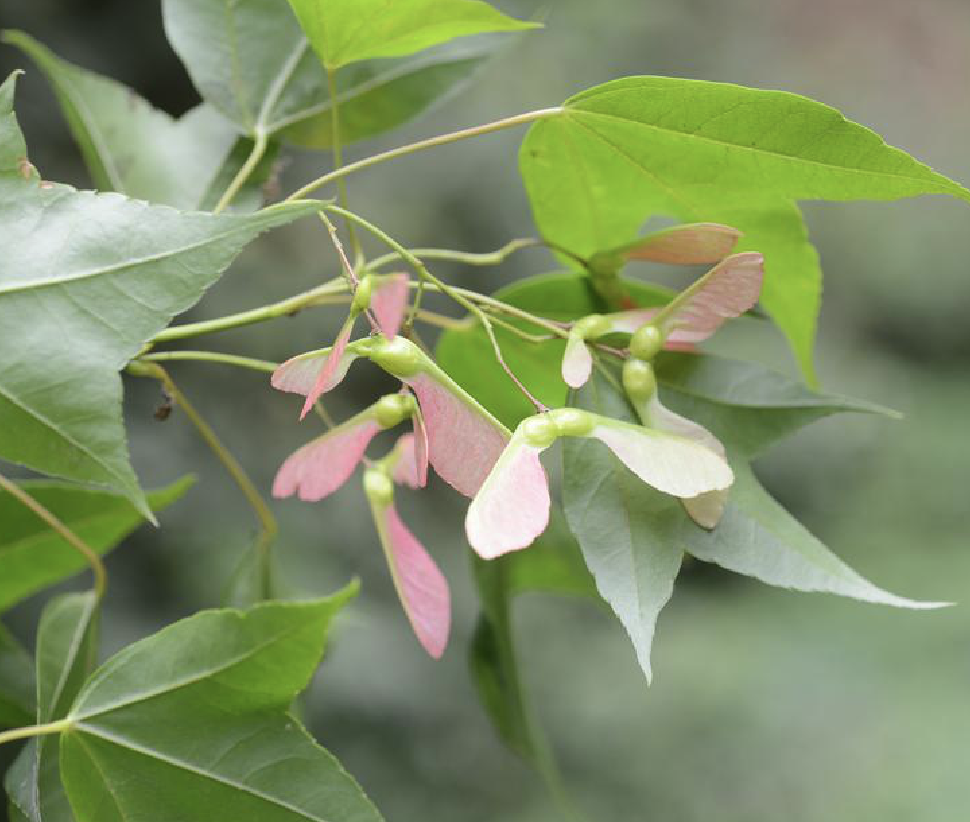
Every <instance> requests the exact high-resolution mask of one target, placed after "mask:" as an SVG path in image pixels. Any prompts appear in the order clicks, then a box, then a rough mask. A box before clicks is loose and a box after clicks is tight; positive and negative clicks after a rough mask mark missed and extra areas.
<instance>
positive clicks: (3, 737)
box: [0, 719, 74, 745]
mask: <svg viewBox="0 0 970 822" xmlns="http://www.w3.org/2000/svg"><path fill="white" fill-rule="evenodd" d="M73 727H74V722H73V720H71V719H58V720H57V721H56V722H47V723H45V724H43V725H29V726H27V727H26V728H14V729H13V730H10V731H4V732H3V733H0V745H2V744H3V743H4V742H15V741H16V740H18V739H30V738H31V737H35V736H46V735H48V734H59V733H61V732H62V731H69V730H71V728H73Z"/></svg>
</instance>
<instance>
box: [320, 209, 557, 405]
mask: <svg viewBox="0 0 970 822" xmlns="http://www.w3.org/2000/svg"><path fill="white" fill-rule="evenodd" d="M325 210H326V211H332V212H334V213H335V214H340V215H342V216H343V217H345V218H346V219H349V220H352V221H353V222H355V223H357V225H359V226H360V227H361V228H363V229H364V230H366V231H369V232H370V233H371V234H373V235H374V236H375V237H377V238H378V239H380V240H382V241H383V242H385V243H387V245H389V246H390V247H391V248H393V249H394V250H395V251H396V252H397V253H398V254H400V255H401V257H403V258H404V259H405V260H406V261H407V262H408V264H409V265H410V266H411V267H412V268H413V269H414V270H415V272H416V273H417V274H418V277H419V278H421V279H422V280H428V281H430V282H431V283H433V284H434V285H435V286H436V287H437V288H438V289H439V290H440V291H442V292H443V293H444V294H446V295H447V296H449V297H450V298H451V299H453V300H454V301H455V302H456V303H458V304H459V305H460V306H462V307H463V308H465V309H467V310H468V311H470V312H471V313H472V314H474V315H475V316H476V317H478V319H479V321H480V322H481V323H482V326H483V327H484V328H485V333H486V334H487V335H488V339H489V341H490V342H491V343H492V350H493V351H494V352H495V358H496V359H497V360H498V363H499V365H501V366H502V370H503V371H505V373H506V374H507V375H508V377H509V379H510V380H512V382H513V383H515V385H516V387H517V388H518V389H519V390H520V391H521V392H522V393H523V394H524V395H525V396H526V398H528V400H529V402H531V403H532V404H533V405H534V406H535V407H536V410H537V411H540V412H542V411H547V410H548V409H547V408H546V406H545V405H544V404H543V403H541V402H540V401H539V400H538V399H536V398H535V397H534V396H533V395H532V392H530V391H529V389H528V388H526V387H525V386H524V385H523V384H522V382H521V381H520V380H519V378H518V377H517V376H515V374H514V373H513V371H512V369H511V368H509V366H508V364H507V363H506V362H505V357H503V356H502V347H501V346H500V345H499V343H498V339H496V337H495V329H494V328H492V321H491V319H490V318H489V316H488V315H487V314H486V313H485V312H484V311H482V309H481V308H480V307H479V306H477V305H476V304H475V303H473V302H472V301H471V300H469V299H468V298H467V297H466V296H464V295H463V294H461V293H459V292H458V291H456V290H454V289H452V287H451V286H450V285H448V284H447V283H445V282H443V281H441V280H439V279H438V278H437V277H435V276H434V275H433V274H432V273H431V272H430V271H428V269H427V268H426V267H425V265H424V263H422V262H421V260H419V259H418V258H417V257H415V256H414V255H413V254H412V253H411V252H410V251H408V250H407V249H406V248H405V247H404V246H403V245H401V244H400V243H399V242H398V241H397V240H395V239H394V238H393V237H391V236H390V235H388V234H387V232H385V231H383V230H382V229H380V228H378V227H377V226H376V225H374V224H373V223H371V222H369V221H367V220H365V219H364V218H363V217H361V216H360V215H358V214H354V213H353V212H352V211H347V210H346V209H344V208H340V207H339V206H334V205H328V206H325Z"/></svg>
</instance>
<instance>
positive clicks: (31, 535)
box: [0, 477, 195, 611]
mask: <svg viewBox="0 0 970 822" xmlns="http://www.w3.org/2000/svg"><path fill="white" fill-rule="evenodd" d="M194 482H195V480H194V479H193V478H192V477H185V478H184V479H181V480H179V481H178V482H176V483H173V484H172V485H170V486H169V487H168V488H163V489H161V490H159V491H154V492H152V493H149V494H148V497H147V498H148V505H149V507H150V508H151V510H152V511H156V512H157V511H162V510H164V509H165V508H167V507H168V506H169V505H171V504H172V503H173V502H175V501H176V500H177V499H179V498H180V497H181V496H182V495H183V494H184V493H185V492H186V491H188V489H189V488H191V487H192V485H193V483H194ZM23 488H24V490H25V491H27V492H28V493H29V494H30V495H31V496H32V497H33V498H34V499H36V500H37V501H38V502H39V503H40V504H41V505H43V506H44V507H45V508H47V509H48V510H49V511H51V513H53V514H54V515H55V516H56V517H57V518H58V519H60V520H61V522H63V523H64V524H66V525H67V526H68V528H70V529H71V530H72V531H74V533H75V534H77V535H78V536H79V537H80V538H81V539H82V540H84V542H85V543H87V544H88V545H89V546H90V547H91V548H92V549H93V550H94V551H96V552H97V553H99V554H103V553H105V552H107V551H110V550H111V549H112V548H114V547H115V546H116V545H117V544H118V543H119V542H121V541H122V540H123V539H124V538H125V537H126V536H128V534H130V533H131V532H132V531H134V530H135V528H137V527H138V526H139V525H140V524H141V523H142V522H143V521H144V520H143V518H142V515H141V513H140V512H139V511H138V510H137V509H135V507H134V506H133V505H132V504H131V503H130V502H129V501H128V500H126V499H124V498H123V497H118V496H114V495H112V494H105V493H103V492H100V491H91V490H88V489H84V488H78V487H76V486H70V485H65V484H63V483H56V482H26V483H23ZM0 523H2V530H0V611H4V610H6V609H7V608H10V607H11V606H12V605H15V604H16V603H18V602H20V601H21V600H22V599H25V598H26V597H28V596H30V595H31V594H35V593H37V592H38V591H40V590H42V589H43V588H46V587H47V586H48V585H53V584H54V583H55V582H60V581H61V580H63V579H66V578H67V577H69V576H71V575H72V574H76V573H77V572H78V571H81V570H82V569H85V568H87V564H86V563H85V561H84V558H83V557H81V555H80V554H79V553H78V552H77V550H76V549H75V548H73V547H71V546H70V545H68V544H67V543H66V542H65V541H64V540H63V539H62V538H61V537H60V536H58V534H57V533H55V532H54V531H52V530H51V528H50V526H49V525H47V523H45V522H43V521H42V520H40V519H39V518H38V517H37V515H36V514H34V513H33V512H32V511H30V510H29V509H27V508H25V507H24V505H23V504H22V503H21V502H20V501H19V500H17V499H15V498H14V497H12V496H11V495H10V494H7V493H2V492H0Z"/></svg>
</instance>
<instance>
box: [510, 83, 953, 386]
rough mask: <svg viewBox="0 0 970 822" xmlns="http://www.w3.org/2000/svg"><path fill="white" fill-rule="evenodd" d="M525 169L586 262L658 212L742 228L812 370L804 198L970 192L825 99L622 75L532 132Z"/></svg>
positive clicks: (550, 217)
mask: <svg viewBox="0 0 970 822" xmlns="http://www.w3.org/2000/svg"><path fill="white" fill-rule="evenodd" d="M520 168H521V172H522V176H523V179H524V181H525V185H526V189H527V191H528V194H529V198H530V200H531V203H532V208H533V212H534V214H535V218H536V222H537V224H538V226H539V230H540V231H541V232H542V234H543V235H544V236H545V237H547V238H548V239H550V240H552V241H554V242H555V243H557V244H558V245H560V246H562V247H564V248H566V249H568V250H569V251H571V252H573V253H575V254H577V255H579V256H580V257H582V258H588V257H589V256H591V255H593V254H595V253H596V252H598V251H602V250H605V249H609V248H613V247H615V246H618V245H621V244H623V243H626V242H629V241H630V240H632V239H633V238H634V237H635V236H636V234H637V231H638V230H639V228H640V226H641V225H642V224H643V223H644V221H645V220H646V219H647V218H648V217H649V216H651V215H656V214H665V215H669V216H676V217H678V218H680V219H683V220H686V221H689V222H697V221H714V222H727V223H728V224H731V225H733V226H734V227H735V228H738V229H740V230H742V231H744V232H745V233H746V234H747V235H748V236H747V238H746V244H745V248H752V249H753V250H757V251H761V252H763V253H764V254H765V258H766V286H765V292H764V295H763V304H764V306H765V308H766V310H767V311H768V312H769V313H770V314H771V315H772V316H773V317H774V319H775V320H776V322H777V323H778V324H779V326H780V327H781V328H782V330H783V331H784V332H785V333H786V334H787V335H788V337H789V339H790V340H791V342H792V345H793V347H794V349H795V351H796V354H797V356H798V358H799V361H800V362H801V363H802V366H803V368H804V369H805V370H806V372H809V373H810V371H809V364H810V362H811V347H812V342H813V336H814V323H815V316H816V314H817V312H818V293H819V283H820V274H819V273H818V268H817V262H816V260H815V258H814V254H813V252H812V250H811V248H810V246H809V245H808V242H807V238H806V237H805V236H804V230H803V229H802V228H801V225H800V220H798V219H797V218H796V217H795V213H794V212H793V208H794V207H793V206H792V204H791V203H792V201H793V200H798V199H829V200H851V199H872V200H890V199H897V198H900V197H909V196H914V195H918V194H949V195H953V196H955V197H959V198H962V199H970V192H968V191H967V190H966V189H965V188H963V187H962V186H959V185H957V184H956V183H954V182H953V181H951V180H949V179H947V178H946V177H944V176H943V175H940V174H937V173H936V172H934V171H933V170H932V169H930V168H929V167H928V166H926V165H923V164H922V163H919V162H917V161H916V160H914V159H913V158H912V157H910V156H909V155H908V154H906V153H905V152H903V151H900V150H899V149H896V148H893V147H891V146H889V145H887V144H886V143H885V142H884V141H883V140H882V138H880V137H879V136H878V135H877V134H875V133H874V132H872V131H870V130H869V129H867V128H865V127H863V126H861V125H858V124H856V123H853V122H851V121H849V120H846V119H845V118H844V117H843V116H842V115H841V114H840V113H839V112H838V111H836V110H835V109H832V108H830V107H828V106H825V105H823V104H821V103H817V102H815V101H812V100H809V99H807V98H804V97H800V96H798V95H794V94H789V93H786V92H780V91H764V90H760V89H751V88H744V87H741V86H735V85H731V84H726V83H710V82H702V81H697V80H684V79H679V78H668V77H629V78H624V79H621V80H615V81H612V82H609V83H606V84H604V85H602V86H597V87H595V88H592V89H589V90H588V91H585V92H582V93H581V94H578V95H576V96H574V97H572V98H571V99H569V100H567V101H566V103H565V105H564V106H563V109H562V111H561V113H560V114H558V115H557V116H554V117H548V118H545V119H543V120H541V121H540V122H537V123H535V124H534V125H533V126H532V128H531V129H530V131H529V134H528V135H527V137H526V139H525V141H524V142H523V144H522V149H521V153H520ZM779 229H780V232H781V233H779ZM791 270H794V272H795V277H794V279H793V280H789V272H790V271H791ZM805 295H807V297H808V299H804V300H803V299H801V298H802V297H803V296H805Z"/></svg>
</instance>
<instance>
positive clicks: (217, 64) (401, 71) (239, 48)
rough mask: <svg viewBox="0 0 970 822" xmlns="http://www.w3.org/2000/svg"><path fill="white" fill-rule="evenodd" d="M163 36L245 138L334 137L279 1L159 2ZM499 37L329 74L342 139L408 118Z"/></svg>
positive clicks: (320, 142) (314, 142) (311, 64)
mask: <svg viewBox="0 0 970 822" xmlns="http://www.w3.org/2000/svg"><path fill="white" fill-rule="evenodd" d="M163 11H164V16H165V28H166V31H167V32H168V37H169V40H170V41H171V42H172V45H173V47H174V48H175V50H176V52H178V54H179V56H180V57H181V58H182V62H183V63H184V64H185V66H186V68H187V69H188V71H189V74H190V75H191V76H192V80H193V82H194V83H195V85H196V88H198V89H199V93H200V94H201V95H202V97H203V99H205V100H206V101H207V102H208V103H209V104H210V105H212V106H214V107H215V108H216V109H218V110H219V111H221V112H222V113H223V114H224V115H225V116H226V117H228V118H229V119H230V120H231V121H232V122H233V123H235V124H236V126H237V127H238V128H239V129H240V130H241V131H242V132H243V133H245V134H248V135H250V136H255V135H257V134H259V133H262V134H265V135H270V136H271V135H278V136H279V137H281V138H282V139H284V140H288V141H290V142H293V143H296V144H298V145H301V146H306V147H307V148H329V147H330V145H331V141H332V139H333V128H332V124H331V119H330V115H331V108H332V105H331V100H330V90H329V85H328V81H327V74H326V71H325V70H324V69H323V67H322V66H321V65H320V62H319V60H318V59H317V57H316V55H315V54H314V53H313V51H312V50H311V48H310V45H309V43H308V41H307V39H306V37H305V36H304V34H303V31H302V30H301V28H300V25H299V23H298V22H297V20H296V19H295V18H294V16H293V14H292V12H291V11H290V9H289V8H288V7H287V6H286V5H285V3H283V2H282V0H236V2H229V1H228V0H165V2H164V3H163ZM500 43H501V40H499V39H496V38H476V39H475V40H474V41H470V42H463V43H458V44H452V45H446V46H443V47H441V48H438V49H435V50H434V51H431V52H427V53H425V54H422V55H419V56H415V57H408V58H406V59H403V60H378V61H370V62H366V63H360V64H356V65H354V66H352V67H349V68H348V69H346V70H344V71H341V72H340V73H339V75H338V76H337V77H336V78H335V82H336V86H337V91H338V101H339V104H340V136H341V142H342V143H344V144H349V143H352V142H354V141H356V140H362V139H364V138H366V137H372V136H374V135H376V134H380V133H382V132H384V131H388V130H389V129H392V128H395V127H396V126H399V125H401V124H402V123H404V122H406V121H408V120H410V119H411V118H413V117H415V116H416V115H418V114H419V113H420V112H421V111H423V110H424V109H426V108H427V107H428V106H429V105H431V104H432V103H434V102H435V101H436V100H438V99H440V97H441V96H442V95H443V94H445V93H447V92H449V91H452V90H453V89H455V88H456V87H457V86H458V85H460V84H461V83H462V82H464V81H465V80H467V79H468V78H469V77H470V76H471V75H472V74H473V73H474V71H475V70H476V69H477V68H478V67H479V66H480V65H481V64H482V63H483V61H484V60H485V59H486V58H487V57H488V56H489V55H490V54H491V53H493V52H494V51H495V50H496V48H497V47H498V45H499V44H500Z"/></svg>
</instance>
